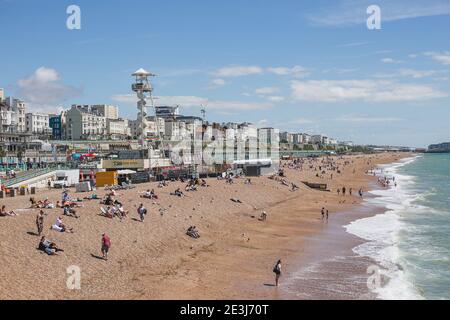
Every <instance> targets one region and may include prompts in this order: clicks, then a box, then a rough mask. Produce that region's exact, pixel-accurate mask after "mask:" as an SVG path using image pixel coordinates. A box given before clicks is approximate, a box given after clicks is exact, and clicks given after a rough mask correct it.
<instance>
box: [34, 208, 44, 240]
mask: <svg viewBox="0 0 450 320" xmlns="http://www.w3.org/2000/svg"><path fill="white" fill-rule="evenodd" d="M36 227H37V232H38V236H40V235H41V234H42V231H43V230H44V211H43V210H40V211H39V213H38V215H37V216H36Z"/></svg>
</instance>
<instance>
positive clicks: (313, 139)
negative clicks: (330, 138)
mask: <svg viewBox="0 0 450 320" xmlns="http://www.w3.org/2000/svg"><path fill="white" fill-rule="evenodd" d="M322 140H323V135H321V134H315V135H312V136H311V143H313V144H321V143H323V142H322Z"/></svg>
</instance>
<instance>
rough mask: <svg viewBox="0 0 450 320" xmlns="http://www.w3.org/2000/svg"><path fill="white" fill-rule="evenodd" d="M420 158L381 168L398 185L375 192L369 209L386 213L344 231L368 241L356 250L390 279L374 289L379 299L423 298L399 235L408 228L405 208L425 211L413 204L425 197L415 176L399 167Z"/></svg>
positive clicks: (352, 223) (354, 222)
mask: <svg viewBox="0 0 450 320" xmlns="http://www.w3.org/2000/svg"><path fill="white" fill-rule="evenodd" d="M418 158H419V157H412V158H407V159H404V160H402V161H399V162H396V163H393V164H389V165H382V166H380V170H381V175H382V176H395V181H396V183H397V186H396V187H394V186H392V187H391V188H387V189H378V190H372V191H370V193H371V194H372V195H374V196H375V197H373V198H369V199H367V200H366V204H367V205H368V206H373V205H375V206H383V207H385V208H386V209H387V211H386V213H383V214H378V215H375V216H372V217H368V218H363V219H359V220H356V221H353V222H351V223H350V224H348V225H347V226H345V229H346V231H347V232H348V233H351V234H353V235H356V236H358V237H359V238H361V239H364V240H367V242H365V243H363V244H361V245H359V246H357V247H355V248H354V249H353V251H354V252H355V253H356V254H358V255H360V256H363V257H369V258H371V259H373V260H374V261H376V263H377V267H379V273H380V274H381V275H383V276H385V277H387V278H388V279H389V281H387V283H385V284H383V285H381V286H377V287H375V288H372V291H373V292H374V293H376V294H377V296H378V298H380V299H386V300H390V299H423V298H424V297H423V296H422V294H421V292H420V290H419V289H418V288H417V287H416V286H415V285H414V283H413V281H412V280H411V277H410V275H409V274H408V272H407V271H406V270H405V268H404V265H403V261H402V254H403V253H402V251H401V250H400V248H399V242H400V239H399V237H400V235H401V232H402V231H403V230H405V228H407V227H408V226H407V225H405V223H403V221H402V216H401V213H402V212H405V211H406V209H407V210H408V211H410V210H416V209H417V210H424V208H423V207H421V206H416V205H414V202H415V201H417V199H419V198H420V197H421V196H422V194H421V193H420V192H418V191H417V190H415V184H416V181H415V177H413V176H409V175H406V174H400V173H399V172H398V170H399V168H401V167H403V166H405V165H408V164H410V163H412V162H414V161H416V160H417V159H418Z"/></svg>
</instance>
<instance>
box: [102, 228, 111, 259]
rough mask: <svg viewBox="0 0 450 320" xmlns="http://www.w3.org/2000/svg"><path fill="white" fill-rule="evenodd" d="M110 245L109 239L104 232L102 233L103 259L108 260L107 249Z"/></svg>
mask: <svg viewBox="0 0 450 320" xmlns="http://www.w3.org/2000/svg"><path fill="white" fill-rule="evenodd" d="M110 247H111V239H110V238H109V237H108V235H107V234H106V233H104V234H102V256H103V259H105V260H108V251H109V248H110Z"/></svg>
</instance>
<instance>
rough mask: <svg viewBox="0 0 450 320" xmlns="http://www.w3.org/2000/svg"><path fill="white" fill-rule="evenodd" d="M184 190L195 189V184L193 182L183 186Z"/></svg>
mask: <svg viewBox="0 0 450 320" xmlns="http://www.w3.org/2000/svg"><path fill="white" fill-rule="evenodd" d="M184 190H185V191H197V186H196V185H194V184H187V185H186V187H185V188H184Z"/></svg>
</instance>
